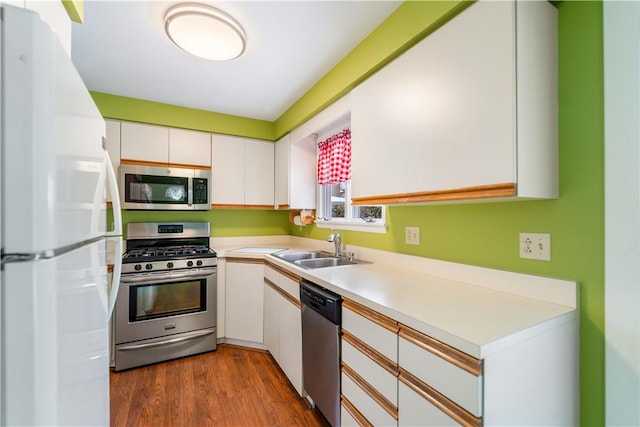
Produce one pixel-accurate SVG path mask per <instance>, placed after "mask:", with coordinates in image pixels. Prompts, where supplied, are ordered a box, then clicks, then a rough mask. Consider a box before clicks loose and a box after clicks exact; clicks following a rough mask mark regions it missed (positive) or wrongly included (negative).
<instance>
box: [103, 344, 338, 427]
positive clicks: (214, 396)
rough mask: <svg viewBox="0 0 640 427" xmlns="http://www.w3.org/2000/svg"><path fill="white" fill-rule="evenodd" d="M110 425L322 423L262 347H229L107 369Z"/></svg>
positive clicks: (321, 426)
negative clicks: (150, 362) (122, 367)
mask: <svg viewBox="0 0 640 427" xmlns="http://www.w3.org/2000/svg"><path fill="white" fill-rule="evenodd" d="M110 389H111V426H112V427H129V426H132V427H133V426H136V427H147V426H153V427H162V426H166V427H180V426H184V427H187V426H198V427H200V426H234V427H235V426H238V427H244V426H247V427H249V426H256V427H258V426H259V427H262V426H274V427H275V426H307V427H327V426H328V423H327V422H326V420H325V419H324V418H323V417H322V415H321V414H320V413H319V412H318V411H317V410H315V409H311V408H309V405H308V404H307V402H306V400H305V399H302V398H301V397H300V396H299V395H298V393H297V392H296V391H295V389H294V388H293V387H292V385H291V384H290V383H289V381H288V380H287V379H286V377H285V376H284V374H283V373H282V371H281V370H280V368H279V367H278V366H277V364H276V363H275V361H274V360H273V358H272V357H271V356H270V355H269V354H268V353H267V352H265V351H261V350H254V349H249V348H244V347H237V346H232V345H227V344H223V345H219V346H218V348H217V350H216V351H214V352H210V353H205V354H200V355H196V356H191V357H185V358H182V359H177V360H172V361H168V362H163V363H158V364H154V365H149V366H144V367H140V368H136V369H130V370H127V371H122V372H117V373H116V372H111V387H110Z"/></svg>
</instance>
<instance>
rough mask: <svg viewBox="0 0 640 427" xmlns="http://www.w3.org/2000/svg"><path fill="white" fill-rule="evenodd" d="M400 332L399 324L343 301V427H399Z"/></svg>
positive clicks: (367, 309) (363, 307) (358, 305)
mask: <svg viewBox="0 0 640 427" xmlns="http://www.w3.org/2000/svg"><path fill="white" fill-rule="evenodd" d="M397 329H398V323H397V322H396V321H394V320H392V319H389V318H388V317H386V316H383V315H382V314H380V313H377V312H375V311H373V310H371V309H369V308H367V307H365V306H363V305H361V304H359V303H357V302H355V301H352V300H350V299H347V298H345V299H344V300H343V305H342V363H341V364H342V374H341V380H342V391H341V392H342V393H341V394H342V399H341V400H342V403H341V405H342V408H341V412H342V413H346V418H345V419H343V420H342V424H343V425H353V424H349V423H352V422H353V423H355V425H382V426H395V425H397V423H398V380H397V376H398V364H397V349H398V335H397Z"/></svg>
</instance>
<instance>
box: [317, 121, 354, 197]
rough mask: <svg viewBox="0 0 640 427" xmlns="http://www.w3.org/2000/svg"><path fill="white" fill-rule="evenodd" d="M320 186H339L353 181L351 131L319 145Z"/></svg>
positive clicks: (344, 131)
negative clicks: (341, 183)
mask: <svg viewBox="0 0 640 427" xmlns="http://www.w3.org/2000/svg"><path fill="white" fill-rule="evenodd" d="M318 150H319V153H318V184H321V185H325V184H338V183H339V182H345V181H348V180H350V179H351V129H345V130H343V131H341V132H339V133H337V134H335V135H333V136H330V137H329V138H327V139H326V140H324V141H322V142H319V143H318Z"/></svg>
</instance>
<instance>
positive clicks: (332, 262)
mask: <svg viewBox="0 0 640 427" xmlns="http://www.w3.org/2000/svg"><path fill="white" fill-rule="evenodd" d="M294 264H296V265H299V266H300V267H302V268H309V269H311V268H323V267H337V266H339V265H354V264H357V262H356V261H349V260H348V259H346V258H338V257H335V256H330V257H326V258H315V259H300V260H298V261H295V262H294Z"/></svg>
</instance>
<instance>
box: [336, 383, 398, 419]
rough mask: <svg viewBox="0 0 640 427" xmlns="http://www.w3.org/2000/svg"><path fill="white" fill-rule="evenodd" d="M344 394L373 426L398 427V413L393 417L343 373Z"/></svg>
mask: <svg viewBox="0 0 640 427" xmlns="http://www.w3.org/2000/svg"><path fill="white" fill-rule="evenodd" d="M342 394H343V396H344V397H345V398H346V399H347V400H348V401H349V402H351V403H352V404H353V406H354V407H355V408H357V410H358V412H360V413H361V414H362V416H363V417H364V418H366V420H367V421H368V422H369V423H371V424H373V425H376V426H377V425H380V426H395V425H398V421H397V413H396V416H395V417H394V416H392V415H390V414H389V412H387V411H386V410H385V409H384V408H383V407H382V406H380V405H379V404H378V403H377V402H376V401H375V400H374V399H373V398H372V397H371V396H370V395H369V394H367V393H366V392H365V391H364V390H363V389H362V388H360V386H358V385H357V384H356V383H355V382H354V381H353V380H352V379H351V378H350V377H349V376H348V375H346V374H345V373H344V370H343V372H342Z"/></svg>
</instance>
